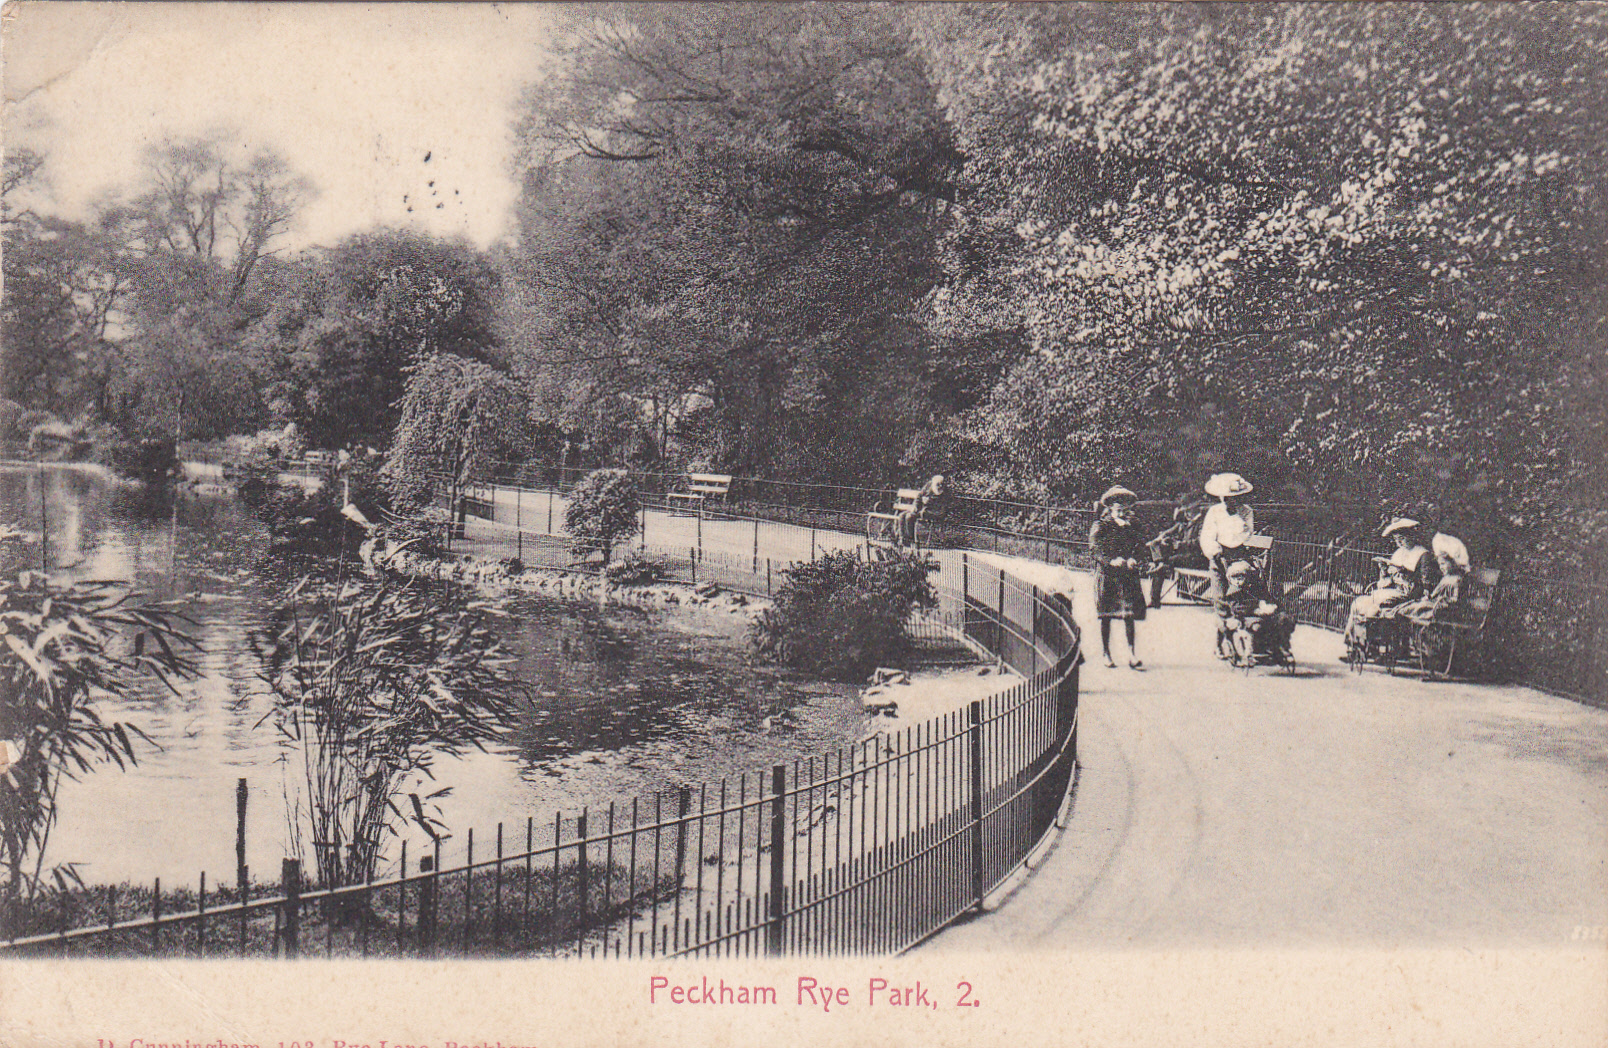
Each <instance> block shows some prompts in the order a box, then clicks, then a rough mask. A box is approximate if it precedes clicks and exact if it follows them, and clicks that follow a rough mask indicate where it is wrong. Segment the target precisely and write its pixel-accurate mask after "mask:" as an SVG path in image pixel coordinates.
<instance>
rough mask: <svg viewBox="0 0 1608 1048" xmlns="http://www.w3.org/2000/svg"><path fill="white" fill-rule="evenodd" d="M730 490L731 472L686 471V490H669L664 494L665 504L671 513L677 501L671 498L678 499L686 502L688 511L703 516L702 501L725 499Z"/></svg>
mask: <svg viewBox="0 0 1608 1048" xmlns="http://www.w3.org/2000/svg"><path fill="white" fill-rule="evenodd" d="M730 490H731V474H729V473H688V474H687V490H686V491H672V492H670V493H669V494H668V495H666V496H665V498H666V505H667V506H668V507H669V508H670V511H671V512H672V513H673V512H675V510H676V506H677V501H671V500H678V501H679V502H683V503H686V507H687V511H688V512H689V513H690V512H692V511H694V510H696V511H697V513H698V516H700V517H701V516H703V508H704V502H705V501H706V500H708V499H720V500H721V501H725V498H726V493H727V492H729V491H730Z"/></svg>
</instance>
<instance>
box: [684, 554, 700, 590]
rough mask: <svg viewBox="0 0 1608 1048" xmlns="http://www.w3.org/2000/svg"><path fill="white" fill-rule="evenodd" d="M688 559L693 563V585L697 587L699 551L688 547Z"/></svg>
mask: <svg viewBox="0 0 1608 1048" xmlns="http://www.w3.org/2000/svg"><path fill="white" fill-rule="evenodd" d="M687 559H688V560H689V561H691V562H692V584H693V585H694V586H696V585H698V551H697V550H696V549H694V548H692V547H691V546H688V547H687Z"/></svg>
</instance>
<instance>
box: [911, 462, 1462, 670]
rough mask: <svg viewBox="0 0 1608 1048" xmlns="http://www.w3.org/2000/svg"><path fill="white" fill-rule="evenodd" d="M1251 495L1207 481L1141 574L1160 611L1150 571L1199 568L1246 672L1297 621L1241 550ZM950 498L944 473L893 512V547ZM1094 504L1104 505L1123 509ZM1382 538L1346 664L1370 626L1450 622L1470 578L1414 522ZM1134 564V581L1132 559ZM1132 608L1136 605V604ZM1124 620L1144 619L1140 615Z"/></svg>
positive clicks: (1355, 613) (1284, 658)
mask: <svg viewBox="0 0 1608 1048" xmlns="http://www.w3.org/2000/svg"><path fill="white" fill-rule="evenodd" d="M1253 490H1254V489H1253V487H1252V485H1251V483H1250V482H1249V481H1247V480H1246V479H1245V478H1244V477H1242V476H1240V475H1239V474H1237V473H1219V474H1215V475H1214V476H1212V477H1211V479H1210V480H1208V481H1207V482H1206V485H1205V488H1204V491H1205V494H1206V496H1207V498H1208V499H1210V500H1215V501H1205V500H1195V501H1190V502H1186V503H1184V504H1183V505H1180V506H1179V507H1178V508H1177V509H1175V510H1174V511H1173V524H1172V526H1171V527H1169V528H1168V529H1167V530H1165V531H1163V532H1162V533H1161V534H1159V535H1157V536H1156V538H1155V539H1153V540H1151V541H1150V542H1149V543H1146V544H1145V545H1146V546H1147V547H1148V550H1149V558H1148V560H1149V565H1148V566H1147V570H1150V571H1152V581H1151V587H1150V595H1149V597H1150V599H1149V601H1148V603H1149V605H1150V606H1151V607H1155V606H1157V605H1158V604H1159V603H1160V596H1161V584H1162V580H1163V577H1164V574H1165V572H1164V570H1157V569H1165V568H1166V567H1169V566H1170V567H1197V566H1201V567H1204V568H1205V569H1206V570H1207V571H1209V572H1210V575H1211V581H1212V586H1211V600H1212V604H1213V607H1214V608H1215V609H1216V611H1217V614H1218V617H1219V627H1220V628H1219V633H1218V649H1217V655H1218V657H1219V658H1221V659H1224V660H1227V661H1231V662H1233V663H1235V664H1236V665H1249V664H1252V663H1253V662H1255V661H1256V660H1257V659H1258V658H1259V657H1265V658H1270V659H1272V661H1275V662H1280V663H1288V662H1289V661H1290V660H1291V652H1290V637H1291V635H1292V634H1293V633H1294V631H1295V617H1294V616H1293V615H1291V614H1290V613H1289V612H1288V611H1286V610H1284V608H1283V606H1282V604H1281V602H1280V601H1279V600H1278V599H1276V598H1275V597H1274V596H1273V594H1272V592H1271V591H1270V589H1269V587H1268V584H1267V580H1266V579H1265V578H1264V577H1263V572H1262V567H1261V564H1260V562H1259V559H1258V557H1257V556H1256V555H1255V553H1254V551H1253V550H1252V549H1250V547H1249V546H1248V543H1249V541H1250V539H1251V537H1252V536H1253V535H1255V533H1256V514H1255V511H1254V509H1253V508H1252V507H1251V505H1250V504H1249V503H1248V502H1247V501H1246V496H1247V495H1249V494H1250V493H1251V492H1252V491H1253ZM1113 491H1114V492H1119V493H1120V494H1121V495H1122V496H1125V497H1126V502H1127V503H1131V502H1132V500H1133V499H1134V498H1135V496H1134V495H1133V494H1132V492H1129V491H1127V490H1126V489H1123V488H1115V489H1113ZM1110 494H1111V492H1108V493H1107V495H1108V496H1109V495H1110ZM952 497H953V495H952V493H951V491H950V489H949V485H948V482H947V481H946V479H945V478H944V477H943V476H942V475H939V476H934V477H932V478H931V479H930V480H928V481H927V482H926V484H924V485H923V486H922V488H921V490H920V493H919V494H918V495H917V497H916V499H915V502H914V505H912V506H908V507H905V508H903V509H901V510H900V512H899V513H898V514H897V518H896V520H897V523H896V527H895V529H894V532H895V541H896V542H897V543H898V544H899V545H901V546H909V545H913V544H914V543H915V539H916V534H915V532H916V522H917V521H918V520H922V519H929V518H934V517H941V516H942V515H943V509H944V508H945V507H946V506H947V503H948V502H949V501H950V499H951V498H952ZM1101 501H1102V505H1104V504H1105V503H1107V502H1108V501H1111V502H1123V500H1122V499H1105V498H1103V499H1102V500H1101ZM1119 508H1120V507H1119ZM1381 534H1382V537H1385V538H1390V539H1392V540H1393V541H1394V542H1395V544H1396V551H1395V552H1394V553H1393V554H1391V555H1390V556H1389V557H1375V558H1374V559H1375V560H1376V561H1378V562H1379V565H1380V571H1379V579H1378V581H1377V582H1376V583H1375V584H1374V585H1373V586H1372V587H1371V588H1370V589H1369V590H1368V591H1367V592H1365V593H1362V594H1360V595H1359V596H1357V598H1356V599H1355V600H1354V601H1352V604H1351V610H1350V614H1349V616H1348V620H1347V623H1346V629H1345V641H1346V655H1345V656H1344V658H1346V659H1347V660H1349V659H1351V658H1353V656H1354V655H1355V654H1356V648H1357V646H1359V645H1360V646H1363V648H1364V650H1365V651H1366V649H1367V647H1368V646H1369V645H1373V644H1376V643H1378V642H1379V637H1380V634H1381V631H1380V630H1379V629H1378V627H1376V626H1374V625H1373V624H1375V623H1379V622H1382V621H1386V620H1392V619H1395V620H1401V621H1404V622H1408V623H1412V624H1415V625H1420V626H1422V625H1428V624H1430V623H1433V622H1435V621H1437V620H1440V619H1442V618H1444V617H1446V616H1447V615H1449V614H1450V613H1451V612H1452V609H1454V608H1455V607H1456V605H1457V603H1458V600H1459V599H1460V596H1461V591H1462V584H1463V579H1464V577H1465V576H1467V575H1468V573H1469V571H1470V563H1471V562H1470V557H1469V551H1468V547H1467V546H1466V545H1464V544H1463V543H1462V542H1461V541H1460V540H1458V539H1457V538H1455V537H1453V536H1451V535H1448V534H1445V533H1444V532H1436V533H1434V534H1433V535H1430V534H1429V532H1428V529H1426V528H1425V527H1424V526H1423V525H1422V524H1421V523H1419V522H1418V521H1416V520H1413V519H1411V518H1408V517H1397V518H1395V519H1394V520H1392V521H1391V522H1390V523H1389V524H1388V525H1386V526H1385V528H1384V531H1383V532H1382V533H1381ZM1133 563H1134V565H1135V568H1136V573H1137V568H1138V564H1137V560H1135V561H1133ZM1130 603H1143V601H1142V599H1141V598H1135V599H1134V600H1133V601H1130ZM1129 615H1130V617H1134V618H1142V617H1143V615H1142V613H1138V614H1135V613H1133V612H1130V613H1129ZM1102 624H1103V625H1108V623H1102ZM1131 644H1132V640H1131V638H1130V645H1131Z"/></svg>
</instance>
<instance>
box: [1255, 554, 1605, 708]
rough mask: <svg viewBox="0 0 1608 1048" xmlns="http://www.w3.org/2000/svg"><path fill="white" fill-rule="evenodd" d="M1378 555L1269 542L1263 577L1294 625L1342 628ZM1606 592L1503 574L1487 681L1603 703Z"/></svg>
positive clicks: (1488, 641)
mask: <svg viewBox="0 0 1608 1048" xmlns="http://www.w3.org/2000/svg"><path fill="white" fill-rule="evenodd" d="M1382 553H1383V551H1382V550H1374V549H1358V548H1355V547H1351V546H1340V545H1335V544H1329V545H1320V544H1318V543H1311V542H1286V541H1283V540H1280V541H1276V542H1275V543H1274V544H1273V549H1272V567H1271V572H1270V574H1271V575H1272V577H1273V579H1274V581H1275V582H1276V583H1278V584H1280V585H1281V586H1282V588H1283V590H1284V591H1285V593H1286V599H1287V600H1288V601H1289V602H1290V603H1291V605H1292V608H1291V610H1292V611H1293V613H1294V614H1295V616H1296V619H1297V621H1299V622H1303V623H1306V624H1308V625H1312V626H1320V627H1323V628H1325V629H1330V630H1339V629H1342V628H1344V626H1345V623H1346V616H1347V614H1348V613H1349V611H1350V608H1351V601H1352V599H1353V598H1354V597H1356V596H1357V595H1358V594H1359V593H1362V592H1364V591H1365V590H1367V589H1368V588H1369V587H1370V586H1372V585H1373V584H1374V582H1375V580H1376V579H1377V578H1378V575H1379V568H1378V565H1377V563H1375V561H1374V557H1376V556H1380V555H1382ZM1605 623H1608V586H1601V585H1593V584H1591V583H1585V582H1576V581H1561V580H1557V579H1546V578H1541V577H1538V576H1533V575H1522V574H1518V573H1505V574H1504V575H1503V576H1502V581H1501V583H1500V584H1499V585H1498V586H1497V589H1496V592H1495V594H1494V597H1493V601H1492V607H1491V613H1490V616H1489V619H1488V621H1487V624H1486V637H1485V641H1484V645H1483V653H1484V656H1485V659H1486V662H1487V665H1486V666H1485V667H1484V668H1485V670H1486V671H1487V673H1488V674H1489V675H1490V676H1493V677H1495V678H1498V679H1503V680H1511V681H1516V682H1518V683H1521V684H1526V685H1529V686H1532V687H1538V688H1541V689H1543V690H1545V691H1550V692H1554V693H1556V694H1561V695H1566V696H1569V697H1571V698H1576V699H1580V700H1582V701H1585V702H1588V703H1591V704H1593V705H1599V706H1601V705H1608V652H1605V651H1604V645H1603V634H1604V624H1605Z"/></svg>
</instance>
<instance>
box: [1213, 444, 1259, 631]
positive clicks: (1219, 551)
mask: <svg viewBox="0 0 1608 1048" xmlns="http://www.w3.org/2000/svg"><path fill="white" fill-rule="evenodd" d="M1254 490H1256V489H1255V488H1253V487H1252V486H1251V482H1250V481H1248V480H1246V479H1245V478H1244V477H1242V476H1240V475H1239V474H1238V473H1214V474H1212V477H1211V479H1210V480H1208V481H1206V494H1208V495H1210V496H1211V497H1212V498H1215V499H1216V500H1217V501H1216V502H1214V503H1212V505H1211V507H1210V508H1209V509H1207V510H1206V516H1205V518H1204V519H1202V520H1201V523H1200V551H1201V552H1202V553H1204V554H1205V555H1206V565H1207V567H1208V568H1210V569H1211V573H1212V602H1213V603H1214V604H1219V603H1221V602H1222V599H1223V594H1224V593H1225V592H1226V591H1227V590H1228V578H1227V572H1228V565H1229V562H1230V561H1233V560H1237V559H1239V549H1240V547H1241V546H1243V545H1245V543H1246V542H1247V541H1248V540H1249V539H1250V537H1251V536H1252V535H1254V534H1256V511H1255V510H1253V509H1252V508H1251V505H1250V503H1248V502H1246V501H1245V496H1247V495H1249V494H1250V493H1251V492H1252V491H1254Z"/></svg>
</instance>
